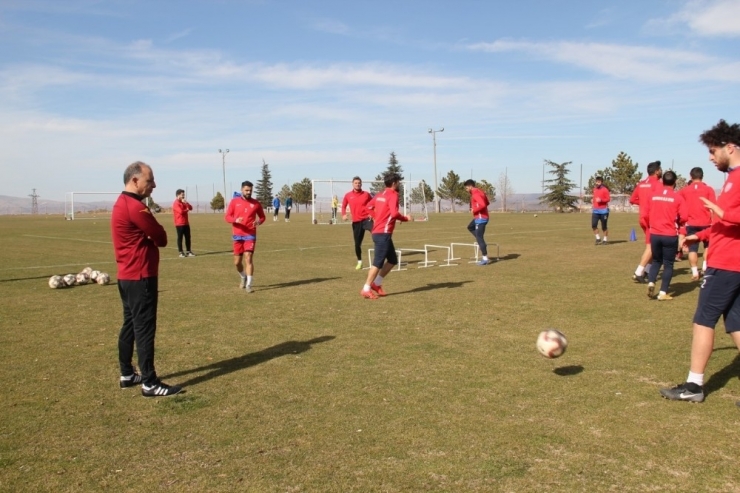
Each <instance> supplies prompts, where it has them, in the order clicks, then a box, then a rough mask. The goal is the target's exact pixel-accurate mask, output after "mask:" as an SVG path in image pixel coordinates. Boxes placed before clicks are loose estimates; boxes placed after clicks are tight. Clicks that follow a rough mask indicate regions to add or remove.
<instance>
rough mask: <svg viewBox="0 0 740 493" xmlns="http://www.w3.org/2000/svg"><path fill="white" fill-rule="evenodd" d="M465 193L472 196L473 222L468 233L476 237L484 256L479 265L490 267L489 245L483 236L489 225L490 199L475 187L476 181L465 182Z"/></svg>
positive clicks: (469, 225)
mask: <svg viewBox="0 0 740 493" xmlns="http://www.w3.org/2000/svg"><path fill="white" fill-rule="evenodd" d="M463 186H464V187H465V191H467V192H468V193H469V194H470V212H472V213H473V220H472V221H470V224H468V231H470V233H471V234H472V235H473V236H474V237H475V241H476V242H477V243H478V248H480V252H481V254H482V255H483V258H481V260H480V262H478V265H488V264H489V263H490V261H489V260H488V245H486V240H485V239H484V238H483V235H485V234H486V225H487V224H488V205H489V204H490V202H489V201H488V197H486V193H485V192H484V191H483V190H481V189H480V188H476V187H475V181H473V180H465V183H463Z"/></svg>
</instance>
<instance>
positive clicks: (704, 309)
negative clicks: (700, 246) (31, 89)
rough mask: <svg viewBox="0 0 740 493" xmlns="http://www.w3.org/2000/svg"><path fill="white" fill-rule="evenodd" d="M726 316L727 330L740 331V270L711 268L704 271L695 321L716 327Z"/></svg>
mask: <svg viewBox="0 0 740 493" xmlns="http://www.w3.org/2000/svg"><path fill="white" fill-rule="evenodd" d="M719 317H724V320H725V332H727V333H728V334H729V333H730V332H737V331H740V272H733V271H729V270H721V269H714V268H709V269H707V271H706V272H705V273H704V278H703V279H702V281H701V289H700V291H699V303H698V305H697V306H696V313H694V323H695V324H699V325H703V326H705V327H710V328H712V329H713V328H714V327H715V325H717V322H718V321H719Z"/></svg>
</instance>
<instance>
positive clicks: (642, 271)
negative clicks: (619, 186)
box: [630, 161, 663, 282]
mask: <svg viewBox="0 0 740 493" xmlns="http://www.w3.org/2000/svg"><path fill="white" fill-rule="evenodd" d="M661 176H663V170H662V169H661V168H660V161H653V162H652V163H650V164H648V165H647V176H646V177H645V178H644V179H642V180H640V181H639V182H638V183H637V186H636V187H635V190H634V192H632V196H631V197H630V204H632V205H637V206H639V207H640V227H641V228H642V231H643V232H644V233H645V250H644V251H643V252H642V257H640V263H639V264H638V265H637V269H635V273H634V275H633V276H632V280H633V281H635V282H645V280H646V278H647V276H648V273H649V272H650V265H651V263H650V261H651V260H652V259H653V253H652V251H651V250H650V224H648V216H647V213H646V204H647V203H648V202H649V201H650V197H652V195H653V191H654V190H655V189H656V188H658V187H660V177H661Z"/></svg>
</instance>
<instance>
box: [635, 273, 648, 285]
mask: <svg viewBox="0 0 740 493" xmlns="http://www.w3.org/2000/svg"><path fill="white" fill-rule="evenodd" d="M632 280H633V281H635V282H636V283H640V284H645V283H646V282H647V273H645V272H643V273H642V275H640V276H638V275H637V274H632Z"/></svg>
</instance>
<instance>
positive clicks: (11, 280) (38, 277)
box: [0, 274, 54, 282]
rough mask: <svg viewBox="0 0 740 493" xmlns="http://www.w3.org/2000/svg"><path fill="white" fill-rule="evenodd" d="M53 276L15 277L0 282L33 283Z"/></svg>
mask: <svg viewBox="0 0 740 493" xmlns="http://www.w3.org/2000/svg"><path fill="white" fill-rule="evenodd" d="M53 275H54V274H48V275H45V276H33V277H15V278H13V279H0V282H13V281H33V280H34V279H49V278H50V277H51V276H53Z"/></svg>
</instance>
